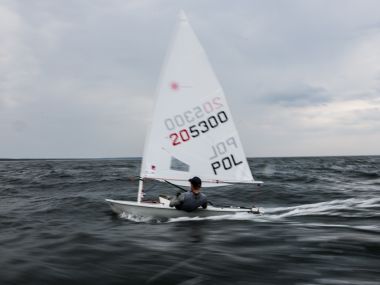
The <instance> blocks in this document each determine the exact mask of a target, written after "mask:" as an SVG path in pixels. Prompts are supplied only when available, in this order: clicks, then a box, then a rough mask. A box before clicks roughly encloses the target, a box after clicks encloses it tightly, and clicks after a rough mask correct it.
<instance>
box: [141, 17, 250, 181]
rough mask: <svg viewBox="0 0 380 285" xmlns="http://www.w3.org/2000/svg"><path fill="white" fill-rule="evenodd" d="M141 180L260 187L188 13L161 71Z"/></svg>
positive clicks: (180, 21)
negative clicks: (196, 178) (194, 180)
mask: <svg viewBox="0 0 380 285" xmlns="http://www.w3.org/2000/svg"><path fill="white" fill-rule="evenodd" d="M157 92H158V94H157V98H156V105H155V109H154V115H153V119H152V125H151V129H150V132H149V134H148V136H147V140H146V142H145V150H144V156H143V164H142V168H141V177H142V178H152V179H157V180H161V181H162V180H168V181H170V182H172V183H175V184H177V185H188V184H189V183H188V179H189V178H191V177H192V176H199V177H200V178H201V179H202V180H203V186H209V187H211V186H220V185H223V184H226V183H256V182H255V181H254V179H253V177H252V173H251V171H250V168H249V165H248V162H247V159H246V156H245V154H244V151H243V147H242V145H241V142H240V139H239V135H238V133H237V131H236V127H235V124H234V122H233V120H232V116H231V112H230V109H229V108H228V105H227V101H226V99H225V96H224V93H223V90H222V88H221V86H220V84H219V82H218V80H217V78H216V76H215V74H214V72H213V70H212V68H211V66H210V64H209V61H208V59H207V57H206V54H205V52H204V50H203V48H202V47H201V45H200V43H199V41H198V39H197V37H196V35H195V34H194V32H193V30H192V28H191V26H190V24H189V22H188V20H187V18H186V16H185V14H184V13H183V12H181V13H180V17H179V25H178V29H177V31H176V34H175V36H174V40H173V42H172V45H171V47H170V49H169V52H168V54H167V57H166V62H165V63H164V66H163V69H162V71H161V78H160V82H159V86H158V90H157Z"/></svg>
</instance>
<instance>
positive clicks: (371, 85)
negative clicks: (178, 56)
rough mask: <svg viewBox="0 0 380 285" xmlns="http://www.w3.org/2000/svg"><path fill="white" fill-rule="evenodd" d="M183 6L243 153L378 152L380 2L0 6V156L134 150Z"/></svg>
mask: <svg viewBox="0 0 380 285" xmlns="http://www.w3.org/2000/svg"><path fill="white" fill-rule="evenodd" d="M181 8H182V9H184V11H185V12H186V13H187V16H188V18H189V21H190V23H191V25H192V26H193V28H194V30H195V32H196V34H197V35H198V38H199V39H200V41H201V43H202V45H203V47H204V49H205V51H206V53H207V54H208V57H209V59H210V62H211V64H212V66H213V68H214V70H215V73H216V74H217V76H218V78H219V80H220V82H221V84H222V86H223V88H224V91H225V94H226V97H227V100H228V102H229V104H230V108H231V111H232V113H233V116H234V120H235V122H236V124H237V126H238V129H239V132H240V136H241V139H242V142H243V145H244V148H245V151H246V154H247V156H254V157H258V156H313V155H360V154H380V1H365V0H360V1H348V0H342V1H334V0H326V1H322V0H321V1H311V0H309V1H301V0H300V1H290V0H289V1H221V0H215V1H203V0H202V1H196V0H192V1H143V0H136V1H126V0H120V1H118V0H109V1H108V0H107V1H106V0H91V1H90V0H72V1H70V0H41V1H39V0H35V1H27V0H24V1H21V0H20V1H17V0H9V1H7V0H0V157H7V158H37V157H41V158H49V157H56V158H67V157H127V156H141V155H142V151H143V144H144V139H145V134H146V129H147V125H148V124H149V121H150V118H151V114H152V107H153V98H154V92H155V89H156V85H157V81H158V77H159V72H160V68H161V64H162V62H163V59H164V56H165V53H166V49H167V47H168V45H169V42H170V39H171V37H172V33H173V31H174V28H175V24H176V20H177V14H178V11H179V10H180V9H181Z"/></svg>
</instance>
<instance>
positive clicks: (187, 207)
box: [176, 191, 207, 212]
mask: <svg viewBox="0 0 380 285" xmlns="http://www.w3.org/2000/svg"><path fill="white" fill-rule="evenodd" d="M178 198H179V200H180V201H181V204H180V205H178V206H176V208H177V209H178V210H184V211H186V212H192V211H194V210H195V209H197V208H199V207H200V206H202V207H205V206H207V197H206V195H205V194H203V193H199V194H194V193H193V192H191V191H190V192H186V193H182V194H181V195H180V197H178Z"/></svg>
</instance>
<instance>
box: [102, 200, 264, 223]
mask: <svg viewBox="0 0 380 285" xmlns="http://www.w3.org/2000/svg"><path fill="white" fill-rule="evenodd" d="M106 201H107V202H108V203H109V204H110V206H111V209H112V211H113V212H115V213H116V214H119V215H121V214H130V215H132V216H136V217H144V218H146V217H151V218H157V219H170V218H179V217H211V216H222V215H233V214H236V213H252V214H259V213H260V211H259V209H258V208H255V207H253V208H239V207H224V208H218V207H213V206H208V207H207V209H202V208H199V209H197V210H195V211H193V212H185V211H181V210H177V209H175V208H171V207H169V206H168V205H167V203H146V202H141V203H138V202H135V201H118V200H110V199H106Z"/></svg>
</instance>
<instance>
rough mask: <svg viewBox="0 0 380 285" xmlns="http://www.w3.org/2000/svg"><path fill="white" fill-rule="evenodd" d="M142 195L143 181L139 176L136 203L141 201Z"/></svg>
mask: <svg viewBox="0 0 380 285" xmlns="http://www.w3.org/2000/svg"><path fill="white" fill-rule="evenodd" d="M143 196H144V181H143V179H142V178H141V177H140V179H139V190H138V192H137V202H138V203H141V200H142V198H143Z"/></svg>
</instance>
